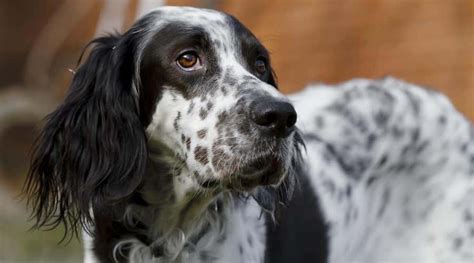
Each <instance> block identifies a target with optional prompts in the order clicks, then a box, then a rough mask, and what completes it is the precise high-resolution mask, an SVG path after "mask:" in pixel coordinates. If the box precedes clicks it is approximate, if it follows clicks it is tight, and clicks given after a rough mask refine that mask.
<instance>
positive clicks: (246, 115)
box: [138, 7, 296, 190]
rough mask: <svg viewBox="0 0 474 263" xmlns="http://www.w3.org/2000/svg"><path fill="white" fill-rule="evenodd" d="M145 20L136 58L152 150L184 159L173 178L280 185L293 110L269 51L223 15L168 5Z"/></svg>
mask: <svg viewBox="0 0 474 263" xmlns="http://www.w3.org/2000/svg"><path fill="white" fill-rule="evenodd" d="M144 19H151V20H154V21H155V24H154V25H153V28H152V29H151V31H152V33H150V35H149V36H148V40H147V41H146V44H144V47H143V52H142V54H141V57H140V58H139V61H138V63H139V65H140V83H141V85H140V88H139V91H138V92H139V94H140V98H141V100H140V109H141V112H140V114H141V118H142V122H143V123H144V124H145V126H146V133H147V136H148V138H149V145H150V149H151V151H152V152H153V148H154V147H158V148H162V147H163V146H164V147H166V148H167V149H169V150H171V151H172V155H174V156H175V157H176V158H177V159H178V160H181V161H183V162H184V164H185V165H184V166H183V169H184V170H185V171H184V172H183V171H182V170H181V169H178V170H177V173H176V176H178V177H179V176H182V177H183V178H180V180H177V182H178V181H181V182H182V181H183V180H184V181H187V184H192V185H195V186H196V187H204V188H209V187H211V188H212V187H214V186H218V185H219V186H224V187H227V188H233V189H239V190H248V189H250V188H252V187H255V186H257V185H268V184H273V185H275V184H278V183H279V182H280V181H281V179H282V178H283V176H284V175H285V173H286V172H287V170H288V167H289V165H290V159H291V154H292V151H293V148H292V147H293V142H292V141H293V140H292V139H293V138H292V136H293V131H294V124H295V122H296V113H295V111H294V109H293V107H292V106H291V104H289V103H288V102H287V100H286V99H285V97H284V96H282V95H281V94H280V93H279V92H278V90H277V88H276V84H275V81H274V78H273V75H272V74H273V73H272V69H271V66H270V58H269V54H268V52H267V50H266V49H265V48H264V47H263V46H262V44H261V43H260V42H259V41H258V40H257V39H256V38H255V36H253V35H252V33H250V31H248V30H247V29H246V28H245V27H244V26H243V25H242V24H241V23H240V22H238V21H237V20H236V19H235V18H233V17H231V16H228V15H225V14H223V13H220V12H216V11H212V10H201V9H192V8H170V7H168V8H161V9H159V10H157V11H155V12H153V13H151V14H149V15H148V17H145V18H144ZM160 152H163V151H162V150H161V149H160ZM177 165H179V164H177ZM186 175H190V176H186Z"/></svg>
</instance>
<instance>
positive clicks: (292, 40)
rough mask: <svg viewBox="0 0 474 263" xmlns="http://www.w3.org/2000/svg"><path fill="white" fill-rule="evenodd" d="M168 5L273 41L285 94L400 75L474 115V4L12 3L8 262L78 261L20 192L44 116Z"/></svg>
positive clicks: (6, 44)
mask: <svg viewBox="0 0 474 263" xmlns="http://www.w3.org/2000/svg"><path fill="white" fill-rule="evenodd" d="M162 4H167V5H191V6H198V7H206V8H213V9H218V10H223V11H225V12H228V13H230V14H232V15H234V16H236V17H237V18H238V19H240V20H241V21H242V22H243V23H244V24H245V25H246V26H247V27H249V28H250V29H251V30H252V31H253V32H254V33H255V34H256V36H257V37H258V38H259V39H260V40H261V41H262V42H263V43H264V44H265V45H266V46H267V48H268V49H269V50H270V51H271V53H272V58H273V64H274V67H275V70H276V72H277V75H278V79H279V83H280V86H281V88H282V90H283V91H284V92H286V93H289V92H293V91H297V90H299V89H301V88H303V87H304V86H305V85H306V84H308V83H315V82H325V83H337V82H341V81H344V80H348V79H351V78H356V77H366V78H378V77H383V76H386V75H393V76H396V77H399V78H402V79H405V80H407V81H410V82H415V83H418V84H421V85H424V86H428V87H431V88H434V89H437V90H440V91H442V92H444V93H446V94H447V95H448V96H449V97H450V98H451V99H452V100H453V102H454V103H455V105H456V106H457V107H458V108H459V109H460V110H461V111H462V112H464V113H465V114H466V115H467V116H468V117H469V118H470V119H471V120H473V119H474V102H473V100H474V67H473V60H474V40H473V38H474V32H473V22H474V21H473V12H474V0H450V1H446V0H419V1H417V0H386V1H381V0H380V1H378V0H298V1H296V0H293V1H290V0H200V1H199V0H194V1H193V0H168V1H166V0H164V1H160V0H108V1H106V0H102V1H97V0H96V1H94V0H41V1H35V0H15V1H6V0H4V1H2V2H0V38H1V39H0V211H1V212H0V262H66V261H70V262H78V261H79V259H80V249H79V246H78V242H77V241H72V243H71V244H70V245H69V246H64V245H60V246H61V247H57V244H56V243H55V242H56V241H58V240H59V238H60V235H61V232H60V231H53V232H35V233H30V232H26V230H27V226H28V223H27V222H26V219H27V215H28V214H27V212H26V210H25V208H24V204H23V202H18V201H17V200H18V198H17V195H18V193H19V190H20V188H21V184H22V182H23V180H24V175H25V173H26V171H27V165H28V157H27V153H28V150H29V148H30V145H31V142H32V141H33V135H34V134H35V132H36V130H37V127H39V125H40V120H41V118H42V117H43V116H44V115H45V114H46V113H47V112H49V111H51V110H52V109H53V108H54V106H56V105H57V104H58V103H59V102H60V100H61V99H62V97H63V96H64V93H65V91H66V89H67V86H68V83H69V81H70V80H71V76H72V75H71V73H70V72H69V71H68V69H74V68H75V65H76V61H77V58H78V56H79V53H80V51H81V48H82V47H83V46H84V45H85V44H86V43H87V42H88V41H89V40H90V39H92V38H93V37H94V36H97V35H100V34H103V33H104V32H111V31H113V30H118V31H123V30H124V29H126V28H127V27H128V26H129V25H130V24H131V23H133V21H134V20H135V19H136V17H137V16H140V15H141V14H143V13H144V12H146V11H147V10H149V9H150V8H153V7H157V6H159V5H162Z"/></svg>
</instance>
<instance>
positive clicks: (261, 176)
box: [228, 157, 284, 191]
mask: <svg viewBox="0 0 474 263" xmlns="http://www.w3.org/2000/svg"><path fill="white" fill-rule="evenodd" d="M267 159H270V160H267V161H266V162H265V164H264V165H263V166H262V167H261V168H260V169H258V170H253V173H252V174H251V175H237V177H238V178H237V179H235V180H233V181H234V182H232V183H231V182H229V183H228V188H230V189H233V190H237V191H249V190H252V189H253V188H255V187H258V186H266V185H275V184H277V183H278V182H280V179H281V177H282V176H283V170H284V169H283V165H282V162H281V161H280V160H279V159H278V158H276V157H267ZM261 161H262V160H261V159H260V160H258V161H257V162H261ZM259 165H262V164H261V163H259V164H257V166H259ZM250 167H252V165H251V166H250Z"/></svg>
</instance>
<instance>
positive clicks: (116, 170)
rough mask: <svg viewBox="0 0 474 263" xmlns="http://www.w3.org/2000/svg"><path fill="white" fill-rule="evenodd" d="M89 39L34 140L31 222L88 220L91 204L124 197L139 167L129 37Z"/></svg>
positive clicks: (140, 137) (140, 136)
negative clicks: (61, 99)
mask: <svg viewBox="0 0 474 263" xmlns="http://www.w3.org/2000/svg"><path fill="white" fill-rule="evenodd" d="M91 44H92V45H93V49H92V51H91V53H90V55H89V58H88V59H87V61H86V62H85V63H84V64H83V65H82V66H80V68H79V69H78V71H77V73H76V74H75V76H74V78H73V81H72V84H71V86H70V89H69V93H68V95H67V97H66V99H65V100H64V103H63V104H62V105H60V106H59V107H58V108H57V109H56V110H55V111H54V112H53V113H51V114H50V115H49V116H48V117H47V122H46V125H45V127H44V129H43V131H42V133H41V134H40V136H39V138H38V139H37V143H36V146H35V150H34V153H33V158H32V164H31V167H30V173H29V175H28V179H27V182H26V185H25V192H26V194H27V197H28V199H29V202H30V204H31V205H32V206H33V208H34V214H33V215H34V216H35V217H36V220H37V221H36V226H37V227H41V226H51V227H55V226H57V225H58V224H60V223H64V224H65V226H66V230H68V229H69V230H70V229H75V228H76V226H77V224H81V225H83V226H85V225H87V224H85V223H87V222H90V221H91V220H92V216H91V214H90V212H89V211H90V209H91V208H97V207H104V206H107V205H111V204H116V203H119V202H120V201H122V200H124V198H126V197H128V196H129V195H130V194H131V193H132V192H133V191H134V190H135V189H136V187H137V186H138V184H139V183H140V182H141V179H142V176H143V174H144V172H145V166H146V159H147V147H146V137H145V131H144V128H143V126H142V124H141V122H140V118H139V113H138V108H137V105H136V101H137V100H138V99H137V96H138V95H137V94H136V92H135V91H134V84H135V83H134V74H135V55H134V52H135V51H134V50H135V48H134V47H133V43H132V40H131V39H126V38H125V37H123V36H107V37H102V38H98V39H96V40H94V41H92V42H91Z"/></svg>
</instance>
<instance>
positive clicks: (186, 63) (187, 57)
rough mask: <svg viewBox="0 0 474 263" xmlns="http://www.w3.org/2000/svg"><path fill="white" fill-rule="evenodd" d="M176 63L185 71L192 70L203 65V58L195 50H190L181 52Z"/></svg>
mask: <svg viewBox="0 0 474 263" xmlns="http://www.w3.org/2000/svg"><path fill="white" fill-rule="evenodd" d="M176 63H177V64H178V66H179V67H180V68H181V69H183V70H185V71H192V70H196V69H198V68H200V67H201V60H200V59H199V56H198V55H197V54H196V52H194V51H188V52H185V53H183V54H181V55H180V56H179V57H178V59H177V60H176Z"/></svg>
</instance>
